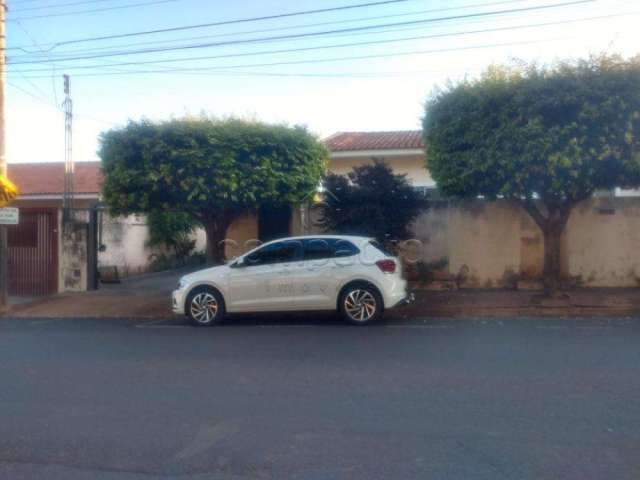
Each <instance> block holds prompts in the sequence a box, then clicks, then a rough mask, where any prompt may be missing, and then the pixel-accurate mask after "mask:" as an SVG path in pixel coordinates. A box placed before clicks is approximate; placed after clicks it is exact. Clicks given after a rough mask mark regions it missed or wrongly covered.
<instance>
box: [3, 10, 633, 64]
mask: <svg viewBox="0 0 640 480" xmlns="http://www.w3.org/2000/svg"><path fill="white" fill-rule="evenodd" d="M630 14H636V15H637V14H640V12H628V13H620V14H611V15H599V16H595V17H585V18H578V19H573V20H559V21H554V22H542V23H533V24H525V25H512V26H506V27H496V28H486V29H479V30H467V31H460V32H445V33H437V34H431V35H418V36H412V37H404V38H393V39H384V40H371V41H365V42H350V43H341V44H332V45H322V46H313V47H301V48H289V49H280V50H266V51H258V52H245V53H229V54H223V55H213V56H197V57H181V58H169V59H160V60H147V61H138V62H121V63H110V64H108V65H105V66H106V67H109V68H111V67H122V66H137V65H158V64H164V63H174V62H192V61H202V60H216V59H223V58H238V57H247V56H260V55H274V54H281V53H297V52H307V51H314V50H325V49H334V48H351V47H357V46H365V45H380V44H388V43H397V42H405V41H415V40H427V39H434V38H445V37H455V36H462V35H474V34H481V33H496V32H505V31H512V30H522V29H530V28H542V27H549V26H557V25H566V24H572V23H579V22H587V21H594V20H602V19H607V18H615V17H620V16H627V15H630ZM99 67H101V65H73V66H64V67H61V68H66V69H68V70H85V69H95V68H99ZM46 70H47V69H43V68H36V69H22V70H11V69H10V70H9V71H10V72H12V73H14V72H18V73H31V72H41V71H46Z"/></svg>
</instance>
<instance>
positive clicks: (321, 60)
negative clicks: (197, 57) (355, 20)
mask: <svg viewBox="0 0 640 480" xmlns="http://www.w3.org/2000/svg"><path fill="white" fill-rule="evenodd" d="M564 39H565V38H560V39H559V38H552V39H536V40H529V41H519V42H503V43H492V44H483V45H471V46H466V47H450V48H442V49H430V50H413V51H406V52H394V53H380V54H371V55H353V56H347V57H334V58H316V59H306V60H292V61H284V62H271V63H257V64H240V65H227V66H217V67H191V68H174V69H171V70H166V69H165V70H128V71H126V72H109V73H106V72H105V73H103V72H100V73H98V72H96V73H79V74H75V75H74V77H107V76H114V75H133V74H148V73H179V72H200V71H216V70H221V71H225V70H227V69H235V68H256V67H275V66H284V65H304V64H318V63H332V62H344V61H357V60H370V59H377V58H395V57H405V56H413V55H428V54H434V53H449V52H458V51H467V50H478V49H485V48H496V47H506V46H514V45H530V44H533V43H541V42H549V41H558V40H564ZM27 78H42V77H39V76H37V75H29V76H27Z"/></svg>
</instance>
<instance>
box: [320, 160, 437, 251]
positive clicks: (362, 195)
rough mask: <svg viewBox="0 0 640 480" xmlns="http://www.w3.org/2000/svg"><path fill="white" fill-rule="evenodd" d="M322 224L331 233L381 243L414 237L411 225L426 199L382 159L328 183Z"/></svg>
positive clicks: (328, 180)
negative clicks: (370, 238)
mask: <svg viewBox="0 0 640 480" xmlns="http://www.w3.org/2000/svg"><path fill="white" fill-rule="evenodd" d="M324 188H325V193H324V195H323V203H322V204H321V206H322V208H321V213H322V215H321V223H322V224H323V225H324V227H325V229H326V230H327V231H331V232H335V233H341V234H351V235H366V236H371V237H375V238H376V239H377V240H378V241H380V242H388V241H392V242H394V241H398V240H404V239H407V238H408V237H409V236H410V232H409V225H410V224H411V222H412V221H413V220H415V218H416V217H417V216H418V215H419V214H420V212H421V211H422V210H423V209H424V208H425V207H426V202H425V200H424V198H423V197H422V196H421V195H420V194H419V193H418V192H416V190H415V189H414V188H413V187H412V186H411V185H410V184H409V183H408V182H407V179H406V175H397V174H394V173H393V170H392V169H391V168H390V167H389V165H387V164H386V163H384V162H383V161H381V160H374V161H373V163H371V164H367V165H362V166H359V167H354V168H353V170H352V171H350V172H349V173H348V174H347V175H346V176H342V175H335V174H329V175H328V176H327V177H326V179H325V181H324Z"/></svg>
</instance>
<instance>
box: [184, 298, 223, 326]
mask: <svg viewBox="0 0 640 480" xmlns="http://www.w3.org/2000/svg"><path fill="white" fill-rule="evenodd" d="M189 308H190V311H191V318H193V320H194V321H195V322H197V323H199V324H201V325H208V324H210V323H213V322H214V321H215V320H216V317H217V315H218V311H219V310H220V305H219V304H218V300H217V299H216V297H215V295H213V293H211V292H201V293H198V294H197V295H196V296H194V297H193V299H192V300H191V305H190V306H189Z"/></svg>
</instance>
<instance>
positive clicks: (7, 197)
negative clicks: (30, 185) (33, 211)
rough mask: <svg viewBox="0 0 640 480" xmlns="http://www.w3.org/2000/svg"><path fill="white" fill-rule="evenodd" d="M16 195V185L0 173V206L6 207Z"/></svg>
mask: <svg viewBox="0 0 640 480" xmlns="http://www.w3.org/2000/svg"><path fill="white" fill-rule="evenodd" d="M17 196H18V187H16V186H15V184H14V183H13V182H12V181H11V180H9V179H8V178H7V177H3V176H2V175H0V207H6V206H7V205H9V204H10V203H11V202H12V201H13V200H15V198H16V197H17Z"/></svg>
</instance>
